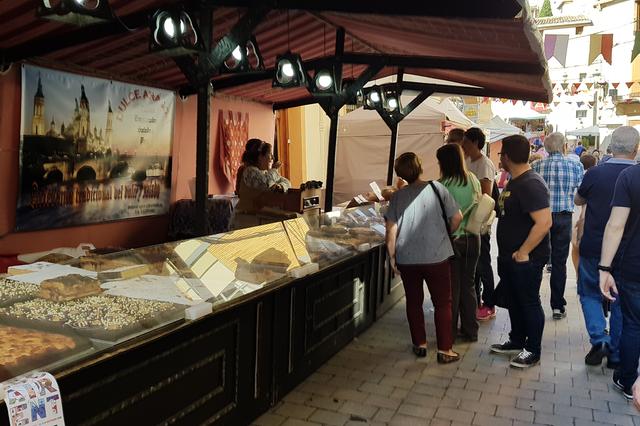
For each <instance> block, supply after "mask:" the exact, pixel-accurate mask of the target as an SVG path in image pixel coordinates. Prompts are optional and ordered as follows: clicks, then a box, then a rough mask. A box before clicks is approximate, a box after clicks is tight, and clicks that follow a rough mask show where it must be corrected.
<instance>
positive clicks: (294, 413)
mask: <svg viewBox="0 0 640 426" xmlns="http://www.w3.org/2000/svg"><path fill="white" fill-rule="evenodd" d="M314 411H315V408H313V407H308V406H306V405H301V404H295V403H293V402H285V403H283V404H282V405H281V406H280V407H279V408H278V409H277V410H276V413H277V414H279V415H281V416H284V417H293V418H296V419H302V420H306V419H308V418H309V416H310V415H311V414H312V413H313V412H314Z"/></svg>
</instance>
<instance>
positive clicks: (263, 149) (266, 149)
mask: <svg viewBox="0 0 640 426" xmlns="http://www.w3.org/2000/svg"><path fill="white" fill-rule="evenodd" d="M271 148H272V147H271V144H270V143H269V142H262V145H260V148H259V149H258V152H259V153H260V155H267V154H269V153H270V152H271Z"/></svg>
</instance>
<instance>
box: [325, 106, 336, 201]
mask: <svg viewBox="0 0 640 426" xmlns="http://www.w3.org/2000/svg"><path fill="white" fill-rule="evenodd" d="M329 118H330V119H331V126H330V127H329V151H328V153H327V186H326V189H325V195H324V211H325V212H330V211H331V209H332V208H333V178H334V175H335V171H336V145H337V142H338V111H332V112H331V114H330V115H329Z"/></svg>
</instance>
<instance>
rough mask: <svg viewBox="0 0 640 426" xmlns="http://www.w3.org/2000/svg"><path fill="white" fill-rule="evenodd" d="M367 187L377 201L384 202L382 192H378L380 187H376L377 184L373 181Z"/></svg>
mask: <svg viewBox="0 0 640 426" xmlns="http://www.w3.org/2000/svg"><path fill="white" fill-rule="evenodd" d="M369 186H370V187H371V190H373V193H374V194H376V197H378V200H380V201H384V197H383V196H382V191H380V187H379V186H378V184H377V183H376V182H375V181H374V182H371V183H370V184H369Z"/></svg>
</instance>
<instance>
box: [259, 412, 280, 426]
mask: <svg viewBox="0 0 640 426" xmlns="http://www.w3.org/2000/svg"><path fill="white" fill-rule="evenodd" d="M286 419H287V418H286V417H283V416H279V415H277V414H271V413H266V414H263V415H262V416H260V417H258V418H257V419H256V420H254V422H253V424H254V425H256V426H280V425H281V424H282V423H284V421H285V420H286Z"/></svg>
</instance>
